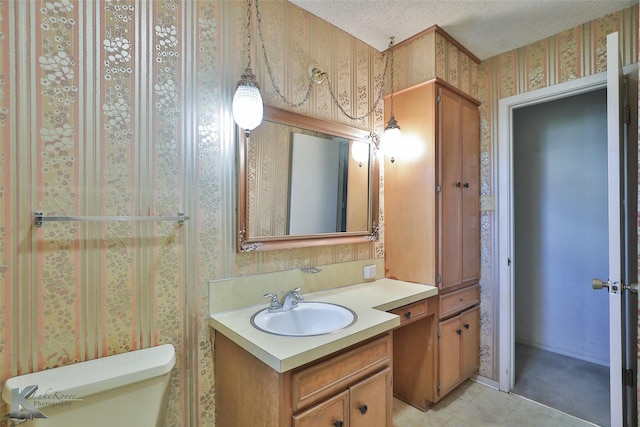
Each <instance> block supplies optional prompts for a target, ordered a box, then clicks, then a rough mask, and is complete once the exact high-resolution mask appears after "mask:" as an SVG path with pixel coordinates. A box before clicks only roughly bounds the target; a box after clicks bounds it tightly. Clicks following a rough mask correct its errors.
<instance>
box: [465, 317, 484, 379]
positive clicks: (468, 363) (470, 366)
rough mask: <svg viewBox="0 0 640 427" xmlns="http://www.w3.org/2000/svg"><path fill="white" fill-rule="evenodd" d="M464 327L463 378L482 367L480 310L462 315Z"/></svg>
mask: <svg viewBox="0 0 640 427" xmlns="http://www.w3.org/2000/svg"><path fill="white" fill-rule="evenodd" d="M460 324H461V326H462V328H461V329H462V376H463V377H465V378H466V377H468V376H470V375H471V374H473V373H474V372H475V371H476V369H478V367H479V366H480V308H479V307H475V308H472V309H470V310H467V311H465V312H464V313H462V314H461V315H460Z"/></svg>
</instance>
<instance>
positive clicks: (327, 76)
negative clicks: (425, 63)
mask: <svg viewBox="0 0 640 427" xmlns="http://www.w3.org/2000/svg"><path fill="white" fill-rule="evenodd" d="M250 1H251V0H249V2H250ZM249 4H250V3H249ZM255 5H256V19H257V21H258V35H259V36H260V42H261V44H262V54H263V57H264V62H265V65H266V66H267V74H269V80H270V81H271V85H272V86H273V89H274V90H275V92H276V94H277V95H278V96H279V97H280V99H281V100H282V102H284V103H285V104H287V105H288V106H290V107H293V108H297V107H300V106H302V105H303V104H304V103H305V102H307V101H308V100H309V98H310V97H311V90H312V87H313V80H312V79H309V85H308V86H307V92H306V93H305V95H304V98H303V99H302V101H300V102H295V103H294V102H291V101H289V100H288V99H287V97H285V96H284V95H283V94H282V92H281V90H280V88H279V87H278V85H277V83H276V80H275V78H274V77H273V70H272V68H271V63H270V62H269V58H268V56H267V50H266V48H265V43H264V35H263V33H262V15H261V14H260V8H259V6H258V0H255ZM248 14H249V15H250V12H248ZM392 47H393V37H392V38H391V42H390V43H389V48H392ZM389 56H391V93H392V94H393V50H391V51H390V55H387V56H386V58H385V62H384V70H383V72H382V78H381V80H380V89H379V90H378V96H377V98H376V100H375V102H374V104H373V106H372V107H371V109H370V110H369V111H367V112H366V113H365V114H364V115H362V116H353V115H351V114H350V113H348V112H347V111H346V110H345V108H344V107H343V106H342V104H340V101H339V100H338V98H337V97H336V95H335V94H334V92H333V87H332V86H331V81H330V80H329V75H328V74H327V73H326V72H322V73H321V75H322V77H324V78H325V79H326V80H327V87H328V88H329V94H330V95H331V99H332V100H333V102H334V103H335V104H336V106H337V107H338V109H339V110H340V112H341V113H342V114H344V115H345V116H346V117H348V118H349V119H351V120H363V119H366V118H367V117H369V116H370V115H371V114H373V113H374V112H375V111H376V109H377V108H378V105H379V104H380V101H381V100H382V96H383V94H384V81H385V77H386V75H387V71H388V65H389ZM391 111H392V112H393V96H392V98H391Z"/></svg>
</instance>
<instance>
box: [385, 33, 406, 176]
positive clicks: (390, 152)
mask: <svg viewBox="0 0 640 427" xmlns="http://www.w3.org/2000/svg"><path fill="white" fill-rule="evenodd" d="M389 49H390V51H389V55H390V56H389V59H390V66H391V98H390V100H389V102H390V104H391V105H390V107H391V109H390V112H389V121H388V122H387V126H386V127H385V128H384V134H383V135H382V138H381V139H382V141H381V146H380V149H381V150H382V152H383V153H384V155H385V156H387V157H389V158H390V159H391V163H393V162H394V161H395V157H396V155H397V153H398V149H399V148H400V143H401V142H402V134H401V133H400V126H399V125H398V122H397V121H396V118H395V117H394V116H393V90H394V86H393V37H391V42H390V43H389Z"/></svg>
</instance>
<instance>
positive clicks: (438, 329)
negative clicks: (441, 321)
mask: <svg viewBox="0 0 640 427" xmlns="http://www.w3.org/2000/svg"><path fill="white" fill-rule="evenodd" d="M436 335H437V336H438V338H440V326H438V327H437V328H436Z"/></svg>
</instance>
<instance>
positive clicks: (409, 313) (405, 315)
mask: <svg viewBox="0 0 640 427" xmlns="http://www.w3.org/2000/svg"><path fill="white" fill-rule="evenodd" d="M404 317H405V318H407V319H411V312H410V311H407V312H406V313H405V314H404Z"/></svg>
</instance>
